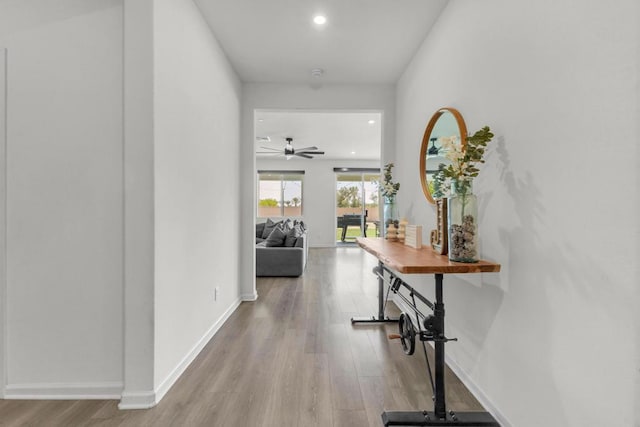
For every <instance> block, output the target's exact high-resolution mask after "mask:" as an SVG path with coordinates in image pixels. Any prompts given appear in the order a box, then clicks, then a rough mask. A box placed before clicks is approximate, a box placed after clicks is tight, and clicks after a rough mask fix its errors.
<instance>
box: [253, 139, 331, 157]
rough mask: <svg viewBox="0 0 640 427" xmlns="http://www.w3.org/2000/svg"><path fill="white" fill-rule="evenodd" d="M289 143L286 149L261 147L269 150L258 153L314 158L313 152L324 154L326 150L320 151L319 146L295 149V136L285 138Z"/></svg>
mask: <svg viewBox="0 0 640 427" xmlns="http://www.w3.org/2000/svg"><path fill="white" fill-rule="evenodd" d="M285 141H287V144H286V145H285V146H284V150H282V149H278V148H271V147H260V148H262V149H264V150H269V151H258V152H257V153H256V154H272V155H274V156H285V157H286V158H287V160H289V159H290V158H292V157H293V156H298V157H304V158H305V159H313V156H312V154H314V155H317V154H324V151H318V147H305V148H299V149H297V150H296V149H294V148H293V144H292V142H293V138H285Z"/></svg>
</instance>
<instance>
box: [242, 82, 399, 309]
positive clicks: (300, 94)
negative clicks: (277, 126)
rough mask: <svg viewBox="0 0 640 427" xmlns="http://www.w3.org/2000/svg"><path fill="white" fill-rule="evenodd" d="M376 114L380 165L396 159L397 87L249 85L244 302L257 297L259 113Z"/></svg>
mask: <svg viewBox="0 0 640 427" xmlns="http://www.w3.org/2000/svg"><path fill="white" fill-rule="evenodd" d="M260 109H265V110H291V109H310V110H347V111H359V110H365V111H369V110H376V111H381V112H383V116H382V120H383V122H382V149H381V150H382V156H381V157H382V158H381V164H384V162H386V161H390V160H393V155H394V150H395V148H394V147H395V129H396V128H395V116H396V113H395V86H393V85H324V86H322V87H320V88H318V89H313V88H311V87H309V86H306V85H285V84H261V83H246V84H244V85H243V95H242V129H241V141H242V144H241V148H240V150H241V151H240V161H241V164H242V168H241V183H242V187H241V190H240V191H241V194H242V202H241V203H242V205H241V209H242V216H241V220H240V223H241V224H242V227H241V228H242V230H241V237H242V249H241V253H240V262H241V265H242V273H241V276H240V279H241V280H240V282H241V287H242V288H241V293H242V295H243V296H244V298H245V299H252V298H256V297H257V294H256V293H255V219H256V176H255V173H256V168H255V161H256V160H255V152H254V138H255V135H254V112H255V110H260Z"/></svg>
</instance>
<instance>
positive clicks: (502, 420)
mask: <svg viewBox="0 0 640 427" xmlns="http://www.w3.org/2000/svg"><path fill="white" fill-rule="evenodd" d="M444 358H445V361H446V363H447V366H448V367H449V368H451V370H452V371H453V372H454V373H455V374H456V376H457V377H458V378H460V381H462V384H464V385H465V386H466V387H467V389H469V391H470V392H471V394H473V396H474V397H475V398H476V399H478V402H480V404H482V406H483V407H484V409H486V410H487V412H489V413H490V414H491V415H493V418H495V419H496V421H498V423H499V424H500V425H501V426H502V427H511V425H512V424H511V423H510V422H509V421H508V420H507V418H506V417H505V416H504V415H503V414H502V413H501V412H500V411H499V410H498V408H496V406H495V405H494V404H493V402H491V400H490V399H489V397H487V395H486V394H484V392H483V391H482V390H481V389H480V387H478V386H477V384H476V383H475V382H474V381H473V379H472V378H471V377H470V376H469V375H468V374H467V373H466V372H465V371H464V369H462V368H461V367H460V366H459V365H458V364H457V363H456V362H455V361H454V360H452V359H451V358H450V357H449V356H447V355H446V354H445V356H444Z"/></svg>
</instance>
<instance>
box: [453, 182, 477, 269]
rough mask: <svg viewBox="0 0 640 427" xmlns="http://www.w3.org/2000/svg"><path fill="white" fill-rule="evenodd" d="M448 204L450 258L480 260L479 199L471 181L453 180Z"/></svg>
mask: <svg viewBox="0 0 640 427" xmlns="http://www.w3.org/2000/svg"><path fill="white" fill-rule="evenodd" d="M447 204H448V206H447V207H448V223H449V224H448V225H449V233H448V234H449V235H448V237H449V260H451V261H457V262H478V199H477V198H476V196H475V194H473V188H472V186H471V181H458V182H452V183H451V195H450V196H449V197H448V203H447Z"/></svg>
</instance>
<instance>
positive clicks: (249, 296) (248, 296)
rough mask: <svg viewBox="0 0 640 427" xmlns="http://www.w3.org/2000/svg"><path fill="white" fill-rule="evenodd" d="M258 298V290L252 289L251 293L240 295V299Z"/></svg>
mask: <svg viewBox="0 0 640 427" xmlns="http://www.w3.org/2000/svg"><path fill="white" fill-rule="evenodd" d="M257 299H258V292H256V291H253V293H251V294H242V295H240V300H242V301H256V300H257Z"/></svg>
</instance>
